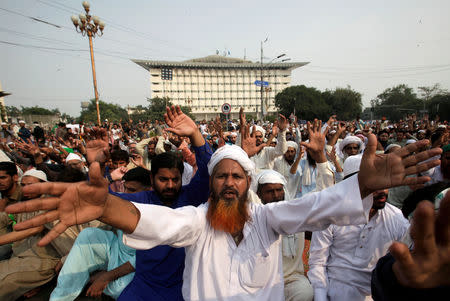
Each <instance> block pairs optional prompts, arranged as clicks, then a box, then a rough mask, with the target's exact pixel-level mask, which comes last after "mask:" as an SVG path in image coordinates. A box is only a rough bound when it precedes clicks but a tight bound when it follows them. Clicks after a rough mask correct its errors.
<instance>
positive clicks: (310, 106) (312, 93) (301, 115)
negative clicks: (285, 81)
mask: <svg viewBox="0 0 450 301" xmlns="http://www.w3.org/2000/svg"><path fill="white" fill-rule="evenodd" d="M275 105H276V106H277V107H278V108H279V110H280V114H283V115H284V116H286V117H288V116H289V115H290V114H291V113H293V112H294V110H295V115H297V117H298V119H305V120H312V119H314V118H319V119H323V120H328V117H329V114H330V112H331V108H330V106H329V105H328V104H327V103H326V102H325V99H324V97H323V95H322V92H320V91H319V90H317V89H316V88H312V87H311V88H309V87H306V86H304V85H301V86H292V87H288V88H286V89H284V90H283V91H281V92H280V93H278V94H277V95H276V96H275Z"/></svg>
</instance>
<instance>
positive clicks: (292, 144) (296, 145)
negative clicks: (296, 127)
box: [286, 141, 298, 150]
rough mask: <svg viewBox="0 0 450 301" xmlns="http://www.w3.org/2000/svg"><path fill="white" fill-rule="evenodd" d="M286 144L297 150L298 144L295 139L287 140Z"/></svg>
mask: <svg viewBox="0 0 450 301" xmlns="http://www.w3.org/2000/svg"><path fill="white" fill-rule="evenodd" d="M286 146H287V147H293V148H294V149H295V150H297V149H298V144H297V143H295V142H294V141H287V142H286Z"/></svg>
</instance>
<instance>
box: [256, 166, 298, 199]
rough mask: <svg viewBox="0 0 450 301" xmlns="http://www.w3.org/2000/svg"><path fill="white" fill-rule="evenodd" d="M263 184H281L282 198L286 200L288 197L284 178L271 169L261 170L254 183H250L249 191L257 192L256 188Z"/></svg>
mask: <svg viewBox="0 0 450 301" xmlns="http://www.w3.org/2000/svg"><path fill="white" fill-rule="evenodd" d="M260 184H261V185H264V184H282V185H283V190H284V197H285V198H287V197H288V196H289V195H288V193H287V182H286V178H285V177H284V176H283V175H282V174H280V173H279V172H277V171H275V170H272V169H264V170H261V171H260V172H259V173H258V174H257V175H256V176H255V181H252V184H251V185H250V189H251V190H253V191H254V192H255V193H257V192H258V186H259V185H260Z"/></svg>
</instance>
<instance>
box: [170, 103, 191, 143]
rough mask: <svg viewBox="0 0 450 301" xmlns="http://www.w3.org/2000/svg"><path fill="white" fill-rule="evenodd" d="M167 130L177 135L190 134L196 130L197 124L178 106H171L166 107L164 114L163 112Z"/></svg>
mask: <svg viewBox="0 0 450 301" xmlns="http://www.w3.org/2000/svg"><path fill="white" fill-rule="evenodd" d="M164 119H165V120H166V123H167V125H168V126H169V127H168V128H167V130H168V131H170V132H172V133H174V134H176V135H178V136H188V137H190V136H192V135H193V134H194V133H195V132H198V129H197V125H196V124H195V122H194V121H192V119H191V118H189V116H187V115H186V114H184V113H183V112H182V111H181V109H180V107H179V106H176V107H175V106H172V107H171V108H169V107H167V108H166V114H164Z"/></svg>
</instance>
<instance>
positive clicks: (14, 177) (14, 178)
mask: <svg viewBox="0 0 450 301" xmlns="http://www.w3.org/2000/svg"><path fill="white" fill-rule="evenodd" d="M12 180H13V181H14V182H16V183H18V182H19V176H18V175H13V176H12Z"/></svg>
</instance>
